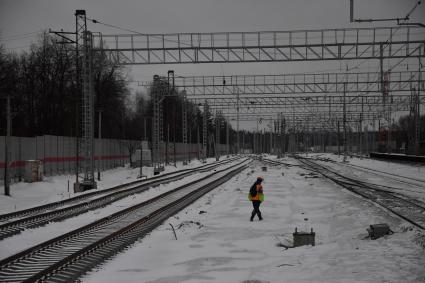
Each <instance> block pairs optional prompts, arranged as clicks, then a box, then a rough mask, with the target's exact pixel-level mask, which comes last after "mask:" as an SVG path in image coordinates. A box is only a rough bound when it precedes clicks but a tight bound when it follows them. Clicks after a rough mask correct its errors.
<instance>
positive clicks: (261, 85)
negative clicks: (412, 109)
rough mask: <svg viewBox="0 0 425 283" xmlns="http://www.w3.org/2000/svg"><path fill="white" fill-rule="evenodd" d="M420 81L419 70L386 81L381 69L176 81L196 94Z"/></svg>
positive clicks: (406, 85)
mask: <svg viewBox="0 0 425 283" xmlns="http://www.w3.org/2000/svg"><path fill="white" fill-rule="evenodd" d="M417 82H418V72H416V71H409V72H408V71H403V72H385V73H384V79H383V82H382V80H381V76H380V73H379V72H362V73H318V74H282V75H234V76H184V77H176V81H175V84H176V86H178V87H179V88H181V89H184V90H185V91H186V94H187V95H189V96H193V95H225V94H232V93H234V90H235V87H237V88H238V89H239V93H240V94H256V95H258V94H260V95H264V94H298V93H299V94H307V93H342V92H343V91H344V84H346V93H360V92H365V93H382V86H383V87H385V90H386V92H401V91H410V90H411V89H412V84H413V85H415V84H417Z"/></svg>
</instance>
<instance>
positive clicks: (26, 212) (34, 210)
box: [0, 157, 237, 222]
mask: <svg viewBox="0 0 425 283" xmlns="http://www.w3.org/2000/svg"><path fill="white" fill-rule="evenodd" d="M236 159H237V157H234V158H230V159H225V160H220V161H216V162H213V163H212V164H205V165H202V166H198V167H195V168H187V169H182V170H177V171H173V172H168V173H164V174H161V175H158V176H153V177H150V178H148V179H143V180H136V181H132V182H128V183H125V184H121V185H118V186H114V187H112V188H108V189H104V190H97V191H93V192H89V193H85V194H81V195H78V196H75V197H72V198H69V199H66V200H61V201H56V202H51V203H48V204H44V205H40V206H36V207H31V208H28V209H23V210H19V211H14V212H10V213H5V214H1V215H0V222H6V221H9V220H11V219H15V218H21V217H26V216H33V215H36V214H39V213H43V212H46V211H50V210H52V209H56V208H58V207H61V206H65V205H72V204H74V203H77V202H80V201H83V200H85V199H89V198H91V197H97V196H100V195H105V194H108V193H111V192H115V191H118V190H121V189H126V188H128V187H130V186H133V185H140V184H143V185H144V184H147V183H149V182H151V181H157V180H161V179H163V178H164V177H165V178H167V177H170V176H173V175H177V174H183V173H189V172H196V171H198V170H209V169H212V168H214V167H217V166H219V165H220V164H226V163H228V162H231V161H234V160H236Z"/></svg>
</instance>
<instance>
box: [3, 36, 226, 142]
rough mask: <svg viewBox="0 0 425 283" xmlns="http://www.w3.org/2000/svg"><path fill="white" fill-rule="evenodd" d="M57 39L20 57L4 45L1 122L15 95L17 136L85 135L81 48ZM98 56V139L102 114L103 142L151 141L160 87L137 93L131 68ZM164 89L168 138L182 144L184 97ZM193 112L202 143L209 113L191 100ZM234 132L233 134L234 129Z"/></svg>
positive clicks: (193, 128)
mask: <svg viewBox="0 0 425 283" xmlns="http://www.w3.org/2000/svg"><path fill="white" fill-rule="evenodd" d="M57 41H58V40H57V38H55V36H53V35H51V34H49V33H47V32H43V33H41V34H40V35H39V36H38V38H37V40H36V41H35V42H34V43H33V44H32V45H31V47H30V48H29V50H27V51H22V52H21V53H19V54H16V53H11V52H6V50H5V48H4V46H3V45H2V44H1V42H0V119H2V121H5V119H6V99H4V98H5V97H6V96H7V95H10V97H11V105H12V113H13V114H12V117H13V119H12V135H14V136H37V135H61V136H75V135H76V134H78V133H79V130H78V129H79V125H78V118H79V113H80V108H81V97H80V91H79V89H78V84H77V70H76V52H75V46H74V45H67V44H58V43H57ZM93 57H94V58H93V80H94V91H95V111H96V115H95V136H97V133H98V129H97V128H98V126H97V125H98V124H97V121H98V115H97V113H98V111H101V113H102V137H103V138H119V139H137V140H139V139H143V138H144V137H145V133H146V138H147V139H148V140H151V135H152V118H151V117H152V114H153V107H152V99H151V98H152V95H153V89H154V88H153V87H150V88H149V89H148V93H147V94H145V93H143V92H142V91H140V90H139V91H135V92H134V91H132V90H131V89H130V87H129V83H128V81H129V74H128V72H129V71H128V70H127V69H126V68H124V67H123V66H119V65H116V64H115V63H113V62H112V61H110V60H109V59H108V58H107V57H106V56H105V54H103V53H101V52H96V53H94V55H93ZM161 87H162V88H163V90H162V91H163V92H164V93H166V94H167V97H166V98H165V99H164V101H163V109H164V117H163V123H164V124H163V128H164V139H169V140H170V141H174V140H175V141H176V142H181V141H182V139H183V138H182V123H181V119H182V112H181V109H182V103H183V99H182V97H181V93H180V91H179V90H177V89H174V88H173V87H172V86H170V85H169V84H168V82H165V83H164V84H162V85H161ZM170 89H171V93H170ZM132 92H133V93H132ZM187 109H188V121H189V122H188V129H189V132H190V134H191V137H190V138H191V141H192V142H196V141H197V132H198V126H199V133H200V140H202V115H203V113H202V112H201V110H200V109H199V107H198V105H194V104H193V103H190V102H188V104H187ZM208 115H209V122H208V131H209V132H212V133H215V125H214V123H213V121H212V119H211V113H208ZM223 123H224V124H223V125H221V127H222V133H221V137H222V138H223V139H222V140H221V142H222V143H224V142H225V126H226V123H227V122H226V121H224V122H223ZM0 124H1V126H0V131H1V134H2V135H5V134H6V123H3V122H2V123H0ZM145 125H146V128H145ZM168 128H170V130H169V131H168ZM230 128H231V127H230ZM230 130H231V133H232V134H233V132H234V131H233V129H230Z"/></svg>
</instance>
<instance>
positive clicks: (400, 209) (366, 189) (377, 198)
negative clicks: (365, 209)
mask: <svg viewBox="0 0 425 283" xmlns="http://www.w3.org/2000/svg"><path fill="white" fill-rule="evenodd" d="M294 158H296V159H297V160H298V161H300V163H302V164H304V165H305V166H306V167H307V168H311V169H313V170H314V171H316V172H317V173H318V174H320V175H322V176H324V177H325V178H327V179H329V180H331V181H333V182H335V183H336V184H338V185H340V186H342V187H344V188H346V189H348V190H349V191H351V192H353V193H355V194H357V195H360V196H362V197H364V198H366V199H368V200H371V201H373V202H374V203H377V204H379V205H380V206H381V207H383V208H385V209H387V210H388V211H391V212H392V213H394V214H395V215H397V216H398V217H400V218H402V219H404V220H406V221H408V222H409V223H411V224H413V225H414V226H416V227H418V228H420V229H423V230H425V204H424V203H423V202H420V201H418V200H413V199H410V198H408V197H407V196H404V195H400V194H397V193H394V192H390V191H387V190H383V189H380V188H377V187H376V184H371V183H367V182H363V181H360V180H357V179H354V178H349V177H346V176H343V175H341V174H339V173H337V172H334V171H332V170H330V169H329V168H327V167H325V166H323V165H319V164H317V163H315V162H313V161H311V160H308V159H305V158H302V157H300V156H294Z"/></svg>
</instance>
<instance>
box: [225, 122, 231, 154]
mask: <svg viewBox="0 0 425 283" xmlns="http://www.w3.org/2000/svg"><path fill="white" fill-rule="evenodd" d="M229 142H230V139H229V123H228V122H227V121H226V151H227V155H229V154H230V144H229Z"/></svg>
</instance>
